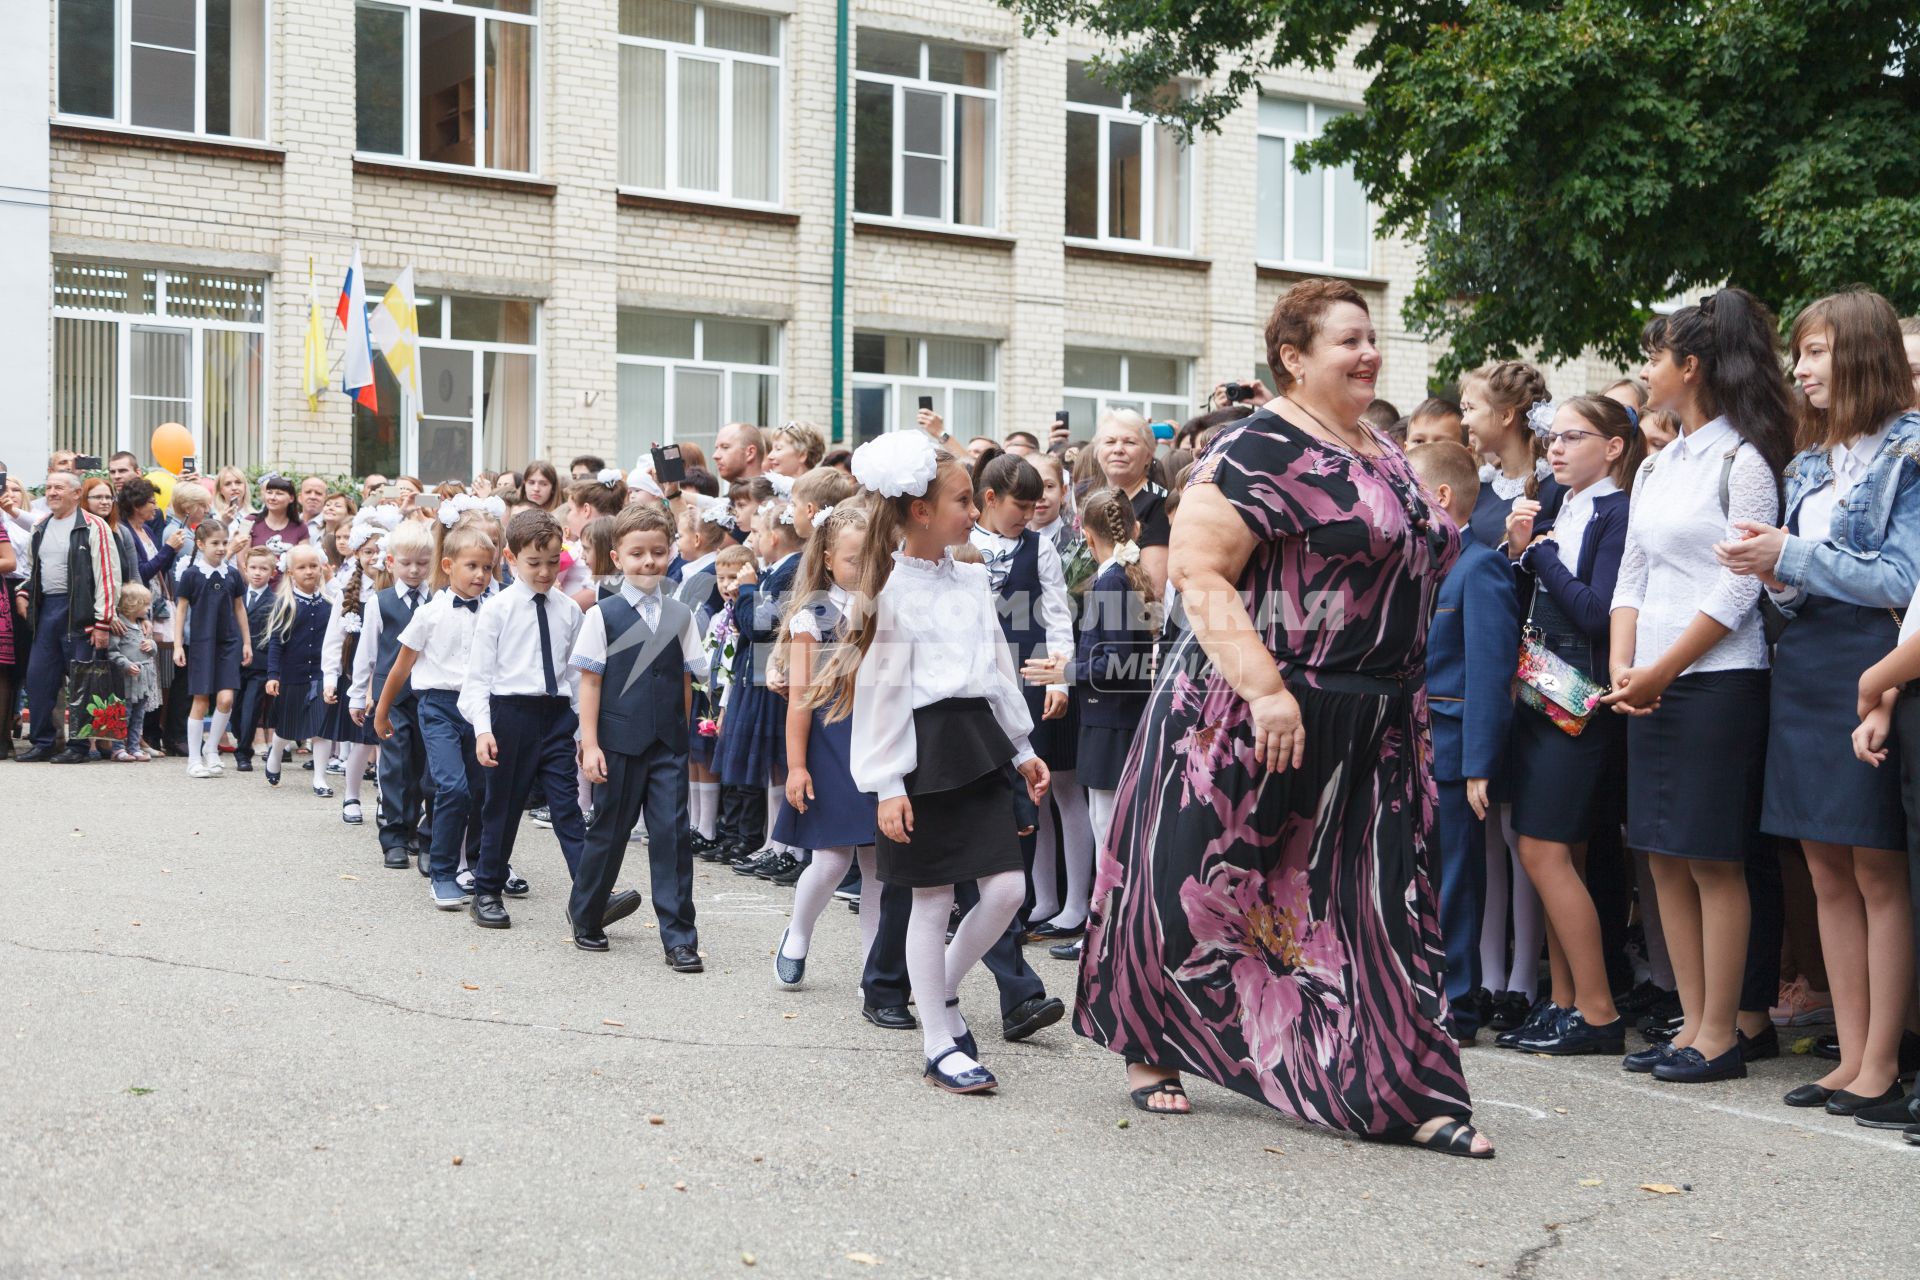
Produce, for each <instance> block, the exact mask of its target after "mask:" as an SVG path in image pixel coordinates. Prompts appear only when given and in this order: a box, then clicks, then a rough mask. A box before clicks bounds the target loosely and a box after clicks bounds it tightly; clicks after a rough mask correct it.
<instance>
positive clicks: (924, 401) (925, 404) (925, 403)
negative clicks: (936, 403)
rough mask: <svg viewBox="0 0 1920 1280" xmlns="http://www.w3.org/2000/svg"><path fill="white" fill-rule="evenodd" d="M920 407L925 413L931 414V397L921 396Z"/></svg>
mask: <svg viewBox="0 0 1920 1280" xmlns="http://www.w3.org/2000/svg"><path fill="white" fill-rule="evenodd" d="M920 407H921V408H922V409H925V410H926V411H927V412H928V413H932V412H933V397H932V396H921V397H920Z"/></svg>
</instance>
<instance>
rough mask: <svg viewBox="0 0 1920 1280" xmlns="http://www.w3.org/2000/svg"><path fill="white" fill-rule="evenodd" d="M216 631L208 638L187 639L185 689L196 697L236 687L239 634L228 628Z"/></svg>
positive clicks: (237, 685) (211, 695)
mask: <svg viewBox="0 0 1920 1280" xmlns="http://www.w3.org/2000/svg"><path fill="white" fill-rule="evenodd" d="M219 631H220V634H219V635H218V636H217V637H216V638H214V639H211V640H189V641H187V692H188V693H190V694H192V695H193V696H194V697H196V698H211V697H213V696H214V695H215V694H217V693H219V692H220V691H221V690H222V689H238V688H239V687H240V637H239V635H238V634H237V633H235V632H234V631H233V629H232V628H230V627H221V628H220V629H219Z"/></svg>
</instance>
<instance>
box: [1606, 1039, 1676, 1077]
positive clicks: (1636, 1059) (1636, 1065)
mask: <svg viewBox="0 0 1920 1280" xmlns="http://www.w3.org/2000/svg"><path fill="white" fill-rule="evenodd" d="M1678 1052H1679V1050H1677V1049H1675V1048H1674V1047H1673V1045H1671V1044H1669V1043H1667V1042H1666V1041H1662V1042H1660V1043H1659V1044H1656V1045H1652V1046H1650V1047H1648V1048H1645V1049H1642V1050H1640V1051H1639V1052H1637V1053H1630V1054H1628V1055H1627V1056H1626V1057H1624V1058H1622V1059H1621V1060H1620V1069H1621V1070H1622V1071H1638V1072H1641V1073H1643V1074H1644V1073H1646V1072H1650V1071H1652V1070H1653V1069H1654V1068H1655V1067H1657V1066H1659V1065H1660V1064H1661V1063H1663V1062H1665V1061H1666V1060H1667V1059H1668V1058H1671V1057H1672V1056H1673V1055H1674V1054H1675V1053H1678Z"/></svg>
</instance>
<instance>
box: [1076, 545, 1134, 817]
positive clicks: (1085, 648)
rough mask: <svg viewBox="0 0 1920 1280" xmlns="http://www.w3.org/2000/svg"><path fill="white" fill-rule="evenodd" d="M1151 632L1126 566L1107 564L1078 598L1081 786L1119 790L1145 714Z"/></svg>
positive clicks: (1077, 683)
mask: <svg viewBox="0 0 1920 1280" xmlns="http://www.w3.org/2000/svg"><path fill="white" fill-rule="evenodd" d="M1152 657H1153V632H1152V630H1151V629H1150V628H1149V627H1148V617H1147V612H1146V602H1145V601H1143V600H1142V599H1141V598H1140V595H1139V593H1138V592H1136V591H1135V590H1134V589H1133V588H1132V587H1131V586H1129V585H1128V583H1127V567H1126V566H1125V565H1123V564H1118V563H1114V564H1109V565H1107V566H1106V567H1105V568H1103V569H1101V570H1100V571H1099V573H1097V574H1096V575H1094V579H1093V583H1092V585H1091V586H1089V587H1088V588H1087V591H1086V594H1085V596H1083V597H1082V601H1081V611H1080V629H1079V631H1078V632H1077V633H1076V634H1075V636H1074V660H1073V687H1074V689H1075V690H1077V691H1078V694H1079V698H1078V701H1079V704H1080V736H1079V744H1078V750H1077V757H1078V761H1079V773H1080V785H1081V786H1083V787H1088V788H1090V789H1092V790H1095V791H1113V790H1116V789H1117V788H1118V787H1119V786H1120V774H1121V771H1122V770H1123V769H1125V767H1126V763H1127V752H1128V751H1129V750H1131V749H1132V747H1133V739H1134V735H1135V733H1136V732H1137V731H1138V730H1139V728H1140V718H1141V717H1142V716H1143V715H1145V714H1146V711H1147V695H1148V694H1149V693H1151V692H1152V689H1153V682H1152V680H1151V678H1150V672H1151V670H1152Z"/></svg>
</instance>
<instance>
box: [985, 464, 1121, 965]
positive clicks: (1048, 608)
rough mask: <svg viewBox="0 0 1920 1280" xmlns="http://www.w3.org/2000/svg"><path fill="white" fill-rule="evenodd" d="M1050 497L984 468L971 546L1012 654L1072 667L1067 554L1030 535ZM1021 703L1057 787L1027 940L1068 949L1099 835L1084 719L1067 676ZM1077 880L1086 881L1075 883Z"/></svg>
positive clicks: (1038, 840)
mask: <svg viewBox="0 0 1920 1280" xmlns="http://www.w3.org/2000/svg"><path fill="white" fill-rule="evenodd" d="M1044 491H1045V486H1044V484H1043V483H1042V481H1041V479H1040V473H1039V472H1038V471H1037V470H1035V469H1034V468H1033V466H1032V465H1030V464H1029V463H1028V462H1027V460H1026V459H1024V458H1020V457H1016V456H1014V455H1013V454H1001V455H1000V456H999V457H996V458H994V459H993V460H992V461H990V462H988V463H987V464H986V465H985V466H982V467H980V468H979V469H978V470H977V472H976V473H975V475H974V480H973V496H974V502H975V505H976V506H978V508H979V510H980V519H979V523H978V524H976V525H975V526H974V528H973V533H972V535H971V538H970V541H971V542H972V544H973V547H974V549H975V550H977V551H979V553H980V557H981V561H982V562H983V563H984V564H985V565H986V566H987V581H988V583H989V584H990V585H991V586H992V587H993V590H994V594H995V595H996V597H997V598H998V601H999V606H998V607H999V611H1000V630H1001V632H1002V634H1004V635H1005V636H1006V638H1007V643H1008V644H1009V645H1011V646H1012V647H1013V659H1014V661H1015V662H1016V663H1022V662H1026V661H1028V660H1030V659H1033V658H1051V659H1052V660H1054V662H1056V663H1059V664H1061V666H1062V667H1064V665H1065V663H1066V662H1067V660H1068V659H1070V658H1071V657H1072V656H1073V608H1072V606H1071V605H1070V604H1068V602H1067V579H1066V573H1065V570H1064V569H1063V568H1062V566H1061V563H1060V552H1059V549H1058V548H1057V547H1055V545H1054V544H1053V542H1052V541H1051V540H1050V539H1048V538H1044V537H1042V536H1041V535H1040V534H1038V533H1035V532H1034V531H1033V530H1031V529H1029V528H1028V527H1027V523H1028V521H1029V520H1031V519H1032V517H1033V509H1034V504H1035V503H1036V502H1038V501H1039V500H1040V496H1041V494H1042V493H1043V492H1044ZM1022 695H1023V696H1024V697H1025V698H1026V700H1027V714H1028V716H1030V717H1031V718H1032V720H1033V726H1034V727H1033V735H1032V741H1033V749H1034V750H1035V751H1037V752H1039V754H1040V758H1041V759H1042V760H1044V761H1046V762H1047V773H1048V775H1049V776H1050V777H1051V779H1052V786H1051V788H1050V789H1049V797H1050V799H1051V800H1052V802H1053V803H1052V805H1050V806H1042V807H1041V808H1040V810H1039V812H1038V813H1037V814H1035V815H1034V816H1033V830H1034V845H1033V869H1032V893H1033V906H1032V909H1031V910H1030V911H1029V913H1028V916H1027V919H1028V920H1029V922H1030V923H1031V927H1030V928H1029V929H1028V930H1027V932H1026V934H1025V940H1026V941H1028V942H1062V941H1066V940H1067V939H1070V938H1077V937H1079V936H1080V934H1081V932H1082V931H1084V929H1085V928H1086V920H1087V911H1086V902H1085V899H1086V895H1087V891H1088V889H1089V887H1090V886H1091V885H1092V883H1093V881H1092V877H1091V870H1092V866H1093V829H1092V827H1091V825H1090V824H1089V822H1088V818H1087V797H1086V793H1085V792H1084V791H1082V790H1081V788H1080V784H1079V782H1078V781H1077V780H1076V778H1075V775H1074V750H1075V747H1076V746H1077V745H1078V743H1077V739H1078V735H1079V719H1078V717H1077V716H1075V715H1074V714H1073V699H1072V697H1071V696H1070V688H1069V686H1068V685H1067V684H1066V682H1065V677H1064V674H1062V675H1061V676H1058V677H1056V679H1055V681H1054V683H1053V684H1051V685H1048V686H1047V687H1046V688H1045V689H1044V690H1042V689H1039V688H1025V689H1023V690H1022ZM1054 807H1058V809H1059V810H1060V832H1061V836H1062V839H1063V842H1064V844H1065V846H1066V864H1067V891H1066V895H1065V897H1064V899H1063V898H1062V896H1061V892H1060V884H1059V876H1058V860H1057V856H1056V853H1055V842H1054V827H1053V813H1052V811H1051V810H1052V808H1054ZM1025 825H1026V824H1024V823H1023V824H1022V826H1023V827H1024V826H1025ZM1023 834H1024V832H1023ZM1076 872H1079V873H1080V879H1079V880H1078V882H1077V883H1076V880H1075V873H1076ZM1076 903H1078V905H1076Z"/></svg>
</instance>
